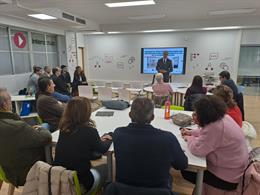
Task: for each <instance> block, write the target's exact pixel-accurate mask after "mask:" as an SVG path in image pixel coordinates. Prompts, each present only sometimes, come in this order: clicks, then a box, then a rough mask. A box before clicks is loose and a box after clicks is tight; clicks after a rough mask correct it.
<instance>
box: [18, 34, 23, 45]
mask: <svg viewBox="0 0 260 195" xmlns="http://www.w3.org/2000/svg"><path fill="white" fill-rule="evenodd" d="M18 44H19V46H20V45H22V44H23V39H22V38H21V37H20V36H18Z"/></svg>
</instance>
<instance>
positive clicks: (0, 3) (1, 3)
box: [0, 2, 8, 5]
mask: <svg viewBox="0 0 260 195" xmlns="http://www.w3.org/2000/svg"><path fill="white" fill-rule="evenodd" d="M6 4H8V3H5V2H0V5H6Z"/></svg>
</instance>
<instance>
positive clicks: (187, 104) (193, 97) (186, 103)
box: [184, 93, 205, 111]
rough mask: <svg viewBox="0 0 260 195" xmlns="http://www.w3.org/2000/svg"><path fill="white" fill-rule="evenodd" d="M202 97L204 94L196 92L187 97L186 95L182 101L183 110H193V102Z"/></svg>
mask: <svg viewBox="0 0 260 195" xmlns="http://www.w3.org/2000/svg"><path fill="white" fill-rule="evenodd" d="M202 97H205V94H202V93H197V94H192V95H189V96H188V97H186V99H185V101H184V110H185V111H193V110H194V108H193V106H194V104H195V102H197V101H198V100H200V98H202Z"/></svg>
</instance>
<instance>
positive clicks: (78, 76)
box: [72, 66, 88, 96]
mask: <svg viewBox="0 0 260 195" xmlns="http://www.w3.org/2000/svg"><path fill="white" fill-rule="evenodd" d="M79 85H88V82H87V79H86V76H85V74H84V71H83V70H82V69H81V67H80V66H77V67H76V70H75V72H74V77H73V82H72V94H73V95H74V96H77V95H78V86H79Z"/></svg>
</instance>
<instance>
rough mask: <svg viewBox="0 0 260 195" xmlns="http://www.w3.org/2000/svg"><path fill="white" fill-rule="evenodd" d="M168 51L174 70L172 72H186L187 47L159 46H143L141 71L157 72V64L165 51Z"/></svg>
mask: <svg viewBox="0 0 260 195" xmlns="http://www.w3.org/2000/svg"><path fill="white" fill-rule="evenodd" d="M164 51H167V52H168V58H169V59H170V60H171V61H172V66H173V71H172V72H171V74H175V75H180V74H185V67H186V52H187V48H186V47H158V48H142V62H141V73H143V74H156V73H157V70H156V65H157V62H158V60H159V59H160V58H162V57H163V52H164Z"/></svg>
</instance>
